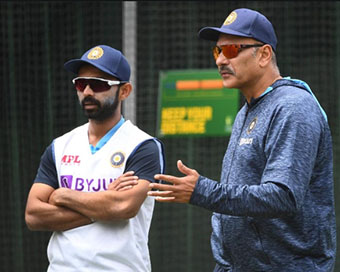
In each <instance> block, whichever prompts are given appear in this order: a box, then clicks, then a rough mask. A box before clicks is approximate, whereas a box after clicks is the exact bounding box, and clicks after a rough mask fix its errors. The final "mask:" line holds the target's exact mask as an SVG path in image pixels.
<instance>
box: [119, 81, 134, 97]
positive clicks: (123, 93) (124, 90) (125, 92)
mask: <svg viewBox="0 0 340 272" xmlns="http://www.w3.org/2000/svg"><path fill="white" fill-rule="evenodd" d="M131 91H132V85H131V83H129V82H128V83H124V84H123V85H121V86H120V91H119V100H121V101H123V100H125V99H126V98H128V96H129V95H130V93H131Z"/></svg>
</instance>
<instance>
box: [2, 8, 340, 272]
mask: <svg viewBox="0 0 340 272" xmlns="http://www.w3.org/2000/svg"><path fill="white" fill-rule="evenodd" d="M241 7H247V8H251V9H256V10H258V11H260V12H261V13H263V14H264V15H266V16H267V17H268V19H270V20H271V22H272V23H273V25H274V28H275V30H276V33H277V36H278V48H277V59H278V65H279V67H280V70H281V74H282V75H283V76H291V77H292V78H298V79H302V80H304V81H306V82H307V83H308V84H309V85H310V87H311V89H312V90H313V92H314V94H315V95H316V97H317V98H318V100H319V102H320V103H321V105H322V106H323V108H324V109H325V111H326V113H327V115H328V119H329V125H330V127H331V131H332V135H333V141H334V143H333V145H334V152H333V153H334V184H335V192H334V193H335V198H336V209H337V214H338V220H337V222H338V233H339V230H340V202H339V201H340V186H339V182H338V181H339V177H340V168H339V166H338V165H339V158H340V137H339V128H340V123H339V117H340V113H339V107H340V90H339V88H340V86H339V83H340V82H339V81H340V77H339V75H340V74H339V65H340V48H339V46H340V21H339V20H340V19H339V18H340V2H337V1H329V2H328V1H319V2H317V1H311V2H309V1H303V2H302V1H301V2H300V1H284V2H282V1H279V2H272V1H219V2H213V1H205V2H192V1H179V2H177V1H171V2H170V1H169V2H167V1H162V2H158V1H139V2H118V1H91V2H87V1H74V2H73V1H59V2H58V1H40V2H39V1H35V2H24V1H23V2H19V1H18V2H16V1H8V2H5V1H1V3H0V35H1V38H0V59H1V64H0V78H1V82H0V86H1V87H0V88H1V95H0V101H1V107H0V111H1V114H0V118H1V122H0V139H1V141H0V158H1V162H0V179H1V184H2V189H1V190H0V199H1V205H0V215H1V220H0V243H1V247H0V270H1V271H4V272H7V271H15V272H23V271H25V272H30V271H32V272H33V271H34V272H37V271H46V268H47V265H48V262H47V257H46V247H47V243H48V240H49V237H50V235H51V233H50V232H31V231H29V230H28V229H27V227H26V225H25V221H24V210H25V205H26V200H27V195H28V192H29V189H30V187H31V185H32V181H33V179H34V177H35V175H36V171H37V168H38V165H39V161H40V156H41V155H42V153H43V151H44V149H45V148H46V146H47V145H48V144H49V143H50V142H51V141H52V140H53V138H55V137H57V136H60V135H62V134H63V133H65V132H67V131H69V130H70V129H72V128H74V127H76V126H78V125H80V124H83V123H85V122H86V120H85V118H84V117H83V114H82V112H81V110H80V107H79V105H78V100H77V96H76V92H75V90H74V88H73V86H72V84H71V79H72V77H73V75H72V74H70V73H68V72H66V71H65V70H64V68H63V64H64V62H66V61H67V60H69V59H71V58H75V57H80V56H81V55H82V54H83V53H84V52H85V51H86V50H88V49H89V48H91V47H93V46H95V45H98V44H107V45H110V46H112V47H115V48H117V49H120V50H123V51H124V53H125V54H126V55H127V57H128V58H129V59H130V60H131V61H134V63H133V64H134V67H135V68H134V70H133V83H134V84H135V98H134V103H133V104H131V106H128V105H130V104H128V105H124V111H125V112H126V115H127V117H128V118H130V116H131V118H132V119H133V120H134V121H135V123H136V124H137V125H138V126H139V127H140V128H142V129H143V130H145V131H146V132H148V133H149V134H152V135H156V123H157V101H158V96H159V93H158V89H159V74H160V71H163V70H177V69H209V68H215V67H216V66H215V63H214V60H213V57H212V54H211V47H212V46H213V43H212V42H208V41H203V40H200V39H198V37H197V32H198V30H199V29H200V28H201V27H203V26H221V25H222V23H223V22H224V20H225V18H226V17H227V16H228V14H229V13H230V12H231V11H232V10H234V9H236V8H241ZM129 50H130V51H129ZM129 103H130V102H129ZM243 103H244V100H243V98H242V97H241V98H240V107H241V106H242V104H243ZM131 108H132V109H133V111H132V112H131V113H128V110H129V109H131ZM162 141H163V143H164V144H165V148H166V161H167V165H166V172H167V173H171V174H175V175H180V173H178V171H177V170H176V161H177V160H178V159H182V160H183V162H184V163H186V164H188V165H189V166H190V167H192V168H195V169H197V170H198V172H199V173H201V174H202V175H204V176H208V177H210V178H212V179H215V180H219V176H220V170H221V162H222V158H223V155H224V152H225V149H226V147H227V144H228V137H194V138H192V137H179V138H163V139H162ZM210 216H211V213H210V212H209V211H206V210H203V209H200V208H197V207H193V206H190V205H180V204H164V203H156V207H155V212H154V217H153V221H152V225H151V229H150V239H149V246H150V254H151V261H152V267H153V271H156V272H168V271H172V272H173V271H176V272H191V271H195V272H208V271H212V269H213V267H214V261H213V258H212V254H211V249H210V233H211V226H210ZM338 237H340V234H338ZM338 241H340V239H339V238H338ZM127 254H128V252H127ZM338 256H339V253H338ZM335 271H340V260H339V258H338V260H337V266H336V269H335Z"/></svg>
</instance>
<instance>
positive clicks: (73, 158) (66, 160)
mask: <svg viewBox="0 0 340 272" xmlns="http://www.w3.org/2000/svg"><path fill="white" fill-rule="evenodd" d="M61 164H62V165H80V158H79V155H64V156H63V157H62V158H61Z"/></svg>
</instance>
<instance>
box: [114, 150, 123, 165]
mask: <svg viewBox="0 0 340 272" xmlns="http://www.w3.org/2000/svg"><path fill="white" fill-rule="evenodd" d="M124 161H125V155H124V153H123V152H120V151H118V152H115V153H113V154H112V156H111V165H112V166H113V167H120V166H121V165H122V164H123V163H124Z"/></svg>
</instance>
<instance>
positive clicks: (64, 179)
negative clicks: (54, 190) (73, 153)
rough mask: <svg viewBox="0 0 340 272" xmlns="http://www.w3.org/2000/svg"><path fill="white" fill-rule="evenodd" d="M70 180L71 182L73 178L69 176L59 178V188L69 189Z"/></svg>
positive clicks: (70, 185)
mask: <svg viewBox="0 0 340 272" xmlns="http://www.w3.org/2000/svg"><path fill="white" fill-rule="evenodd" d="M72 180H73V176H71V175H65V176H60V185H61V187H64V188H69V189H71V187H72Z"/></svg>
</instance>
